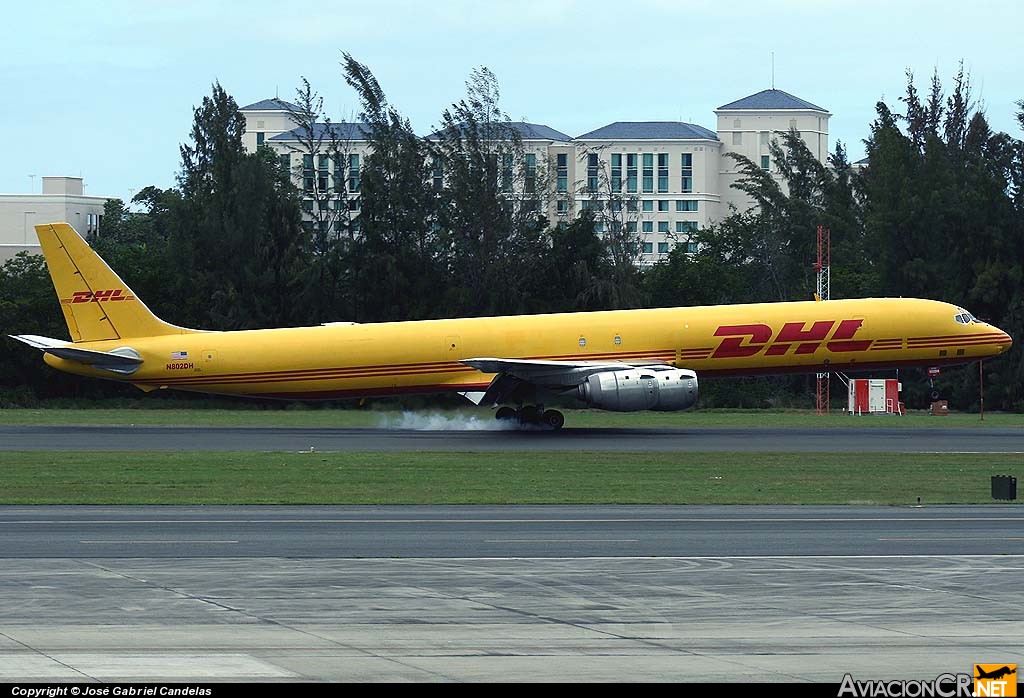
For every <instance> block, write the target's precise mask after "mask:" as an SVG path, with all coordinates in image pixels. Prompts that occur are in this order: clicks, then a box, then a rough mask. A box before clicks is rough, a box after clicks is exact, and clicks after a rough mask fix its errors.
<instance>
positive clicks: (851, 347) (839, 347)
mask: <svg viewBox="0 0 1024 698" xmlns="http://www.w3.org/2000/svg"><path fill="white" fill-rule="evenodd" d="M863 324H864V321H863V320H819V321H817V322H812V323H810V327H807V323H805V322H787V323H786V324H784V325H783V326H782V329H781V330H779V333H778V334H777V335H776V334H775V330H773V329H772V328H771V326H769V325H762V324H750V325H722V326H720V327H719V328H718V329H717V330H715V336H716V337H724V338H725V339H723V340H722V341H721V342H720V343H719V345H718V347H717V348H716V349H715V352H714V353H713V354H712V355H711V357H712V358H714V359H718V358H736V357H744V356H754V355H755V354H758V353H759V352H761V351H762V350H764V352H765V355H766V356H782V355H784V354H787V353H788V352H789V350H790V349H791V348H793V347H794V346H795V347H796V349H795V350H794V352H793V353H794V354H813V353H814V352H816V351H817V350H818V348H819V347H821V345H822V343H823V342H825V340H828V341H827V342H826V345H827V346H828V349H829V351H835V352H844V351H866V350H867V349H868V347H869V346H871V340H870V339H866V340H854V339H853V336H854V335H855V334H857V330H859V329H860V327H861V325H863ZM833 328H835V329H834V330H833ZM829 333H831V337H830V336H829ZM773 337H774V340H773Z"/></svg>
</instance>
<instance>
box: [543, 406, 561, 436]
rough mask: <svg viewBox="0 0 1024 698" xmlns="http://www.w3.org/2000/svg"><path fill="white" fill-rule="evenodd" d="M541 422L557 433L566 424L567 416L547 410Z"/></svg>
mask: <svg viewBox="0 0 1024 698" xmlns="http://www.w3.org/2000/svg"><path fill="white" fill-rule="evenodd" d="M540 421H541V423H542V424H546V425H548V426H549V427H551V428H552V429H554V430H555V431H558V430H559V429H561V428H562V425H564V424H565V416H564V415H563V414H562V413H561V412H559V411H558V410H546V411H545V412H544V414H542V415H541V416H540Z"/></svg>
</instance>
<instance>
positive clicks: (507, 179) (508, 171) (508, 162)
mask: <svg viewBox="0 0 1024 698" xmlns="http://www.w3.org/2000/svg"><path fill="white" fill-rule="evenodd" d="M501 190H502V191H503V192H505V193H506V194H511V193H512V155H511V154H507V155H502V156H501Z"/></svg>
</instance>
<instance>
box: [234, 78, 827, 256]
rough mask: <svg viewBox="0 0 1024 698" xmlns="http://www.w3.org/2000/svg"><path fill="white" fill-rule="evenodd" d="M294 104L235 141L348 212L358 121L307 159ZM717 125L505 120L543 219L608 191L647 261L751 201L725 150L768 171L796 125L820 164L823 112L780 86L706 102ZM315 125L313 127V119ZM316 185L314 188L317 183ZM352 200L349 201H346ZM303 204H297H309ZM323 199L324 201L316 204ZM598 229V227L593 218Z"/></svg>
mask: <svg viewBox="0 0 1024 698" xmlns="http://www.w3.org/2000/svg"><path fill="white" fill-rule="evenodd" d="M294 109H295V107H294V106H292V105H289V104H288V103H287V102H284V101H282V100H279V99H266V100H263V101H260V102H256V103H254V104H250V105H248V106H246V107H244V108H242V110H241V112H242V114H243V115H244V116H245V119H246V134H245V137H244V144H245V147H246V148H247V149H248V150H250V151H254V150H255V149H256V148H258V147H259V146H261V145H267V146H269V147H271V148H273V149H274V151H275V152H277V153H278V154H279V155H280V156H281V157H282V159H283V160H285V161H286V162H288V163H289V165H290V167H291V168H292V171H293V172H295V177H296V183H297V184H299V185H300V186H302V187H303V188H304V189H305V190H306V191H307V192H314V191H325V190H326V189H327V188H328V183H329V180H330V177H331V176H333V177H335V178H337V177H344V178H345V179H346V181H347V191H348V192H349V193H348V195H347V196H346V199H347V201H346V203H345V204H344V205H345V206H346V207H347V208H348V210H349V211H350V212H353V214H354V215H358V177H359V167H360V165H361V163H362V162H364V161H365V158H366V156H367V155H368V154H369V152H370V144H369V143H368V142H367V140H366V135H365V129H366V126H365V125H363V124H351V123H346V124H335V125H334V127H335V129H337V130H336V133H338V134H340V135H341V136H342V138H343V140H344V142H345V144H346V147H345V156H344V158H339V159H344V160H345V162H341V163H333V162H330V161H329V158H327V157H326V156H323V155H318V156H317V158H318V160H317V161H316V162H314V158H313V156H312V155H311V154H309V153H308V152H306V151H307V150H308V148H307V147H306V146H305V144H304V141H306V140H308V134H306V133H305V130H304V129H299V128H297V123H296V121H295V119H294V118H293V117H292V111H293V110H294ZM715 115H716V116H717V119H718V122H717V128H716V130H714V131H712V130H710V129H708V128H705V127H703V126H698V125H696V124H688V123H683V122H678V121H620V122H615V123H612V124H608V125H606V126H601V127H600V128H596V129H594V130H592V131H588V132H587V133H584V134H581V135H579V136H576V137H572V136H569V135H567V134H565V133H562V132H560V131H557V130H555V129H553V128H551V127H549V126H545V125H541V124H531V123H525V122H512V123H511V124H509V126H511V127H512V128H514V129H516V130H517V131H518V132H519V135H520V137H521V139H522V142H523V149H524V157H525V158H526V159H527V162H526V163H524V167H525V169H526V170H527V171H529V170H530V168H532V167H546V168H547V170H546V171H547V172H549V173H550V175H551V176H550V182H551V187H552V191H551V192H550V196H551V200H552V205H551V206H550V207H549V210H548V214H549V216H550V217H551V218H552V220H553V221H557V220H566V219H568V218H570V217H572V216H575V215H578V213H579V212H580V211H582V210H584V209H586V208H590V207H595V206H597V207H600V208H601V209H602V210H603V209H605V208H608V207H609V206H610V205H611V204H610V201H612V202H614V201H615V200H617V199H621V200H622V202H624V206H625V208H626V209H627V211H626V214H627V215H625V216H623V217H622V218H621V219H620V220H621V222H616V221H612V223H611V224H614V225H625V226H626V227H627V229H628V230H635V231H636V232H637V234H638V236H639V238H640V240H641V244H642V252H643V254H642V257H641V262H642V263H651V262H654V261H656V260H657V259H658V258H660V257H661V256H662V255H664V254H666V253H667V252H668V251H669V250H670V249H671V248H672V247H673V246H675V245H685V246H686V247H687V249H688V250H691V251H693V250H695V249H696V245H697V242H698V240H699V230H700V229H701V228H702V227H704V226H707V225H709V224H711V223H713V222H715V221H717V220H721V219H722V218H724V217H725V216H727V215H729V213H730V212H731V211H732V210H733V208H735V209H736V210H745V209H747V208H749V207H750V206H751V205H752V202H751V201H750V199H749V198H748V197H747V196H746V194H744V193H743V192H741V191H739V190H737V189H734V188H733V187H732V186H731V185H732V184H733V183H734V182H736V180H737V179H738V177H739V168H738V166H737V163H736V161H735V160H734V159H732V158H730V157H727V154H728V153H739V154H741V155H744V156H746V157H747V158H749V159H750V160H751V161H753V162H754V163H756V164H758V165H760V166H761V167H763V168H764V169H766V170H768V171H772V172H774V171H775V165H774V163H772V162H771V156H770V153H769V144H770V142H771V140H772V139H773V138H774V137H775V135H776V134H778V133H779V132H783V131H788V130H790V129H796V130H797V131H798V132H799V133H800V136H801V137H802V138H803V140H804V142H805V143H806V144H807V147H808V148H809V149H810V150H811V152H812V153H814V154H815V155H816V156H817V158H818V159H819V160H820V161H821V162H822V163H826V162H827V158H828V155H829V143H828V120H829V117H830V116H831V114H830V113H829V112H828V111H827V110H825V109H823V108H821V107H819V106H817V105H814V104H811V103H810V102H807V101H804V100H802V99H800V98H798V97H794V96H793V95H791V94H789V93H786V92H783V91H782V90H776V89H771V90H763V91H761V92H758V93H756V94H753V95H750V96H748V97H744V98H743V99H739V100H736V101H734V102H730V103H728V104H724V105H722V106H721V107H719V108H718V109H716V110H715ZM321 128H323V127H322V126H321ZM321 185H322V186H321ZM352 199H355V200H352ZM311 203H312V201H310V202H309V203H307V211H310V210H311V206H310V204H311ZM318 205H319V206H324V205H325V202H321V203H319V204H318ZM599 221H600V222H599V223H598V225H599V230H601V229H602V226H603V225H605V223H604V221H603V220H602V217H600V216H599Z"/></svg>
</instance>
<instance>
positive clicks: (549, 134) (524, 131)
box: [427, 121, 572, 142]
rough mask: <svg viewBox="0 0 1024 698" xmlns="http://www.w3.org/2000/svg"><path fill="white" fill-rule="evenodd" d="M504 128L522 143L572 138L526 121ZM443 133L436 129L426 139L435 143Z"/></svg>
mask: <svg viewBox="0 0 1024 698" xmlns="http://www.w3.org/2000/svg"><path fill="white" fill-rule="evenodd" d="M501 123H503V124H504V125H505V126H508V127H509V128H511V129H512V130H513V131H515V132H516V133H518V134H519V137H520V138H521V139H522V140H524V141H566V142H568V141H571V140H572V136H570V135H567V134H565V133H562V132H561V131H556V130H555V129H553V128H551V127H550V126H545V125H544V124H531V123H528V122H526V121H506V122H501ZM443 133H444V129H438V130H437V131H434V132H433V133H431V134H430V135H429V136H427V138H428V139H429V140H432V141H436V140H438V139H439V138H440V137H441V134H443Z"/></svg>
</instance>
